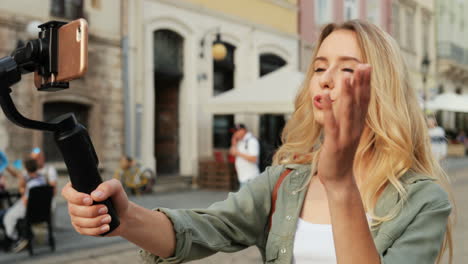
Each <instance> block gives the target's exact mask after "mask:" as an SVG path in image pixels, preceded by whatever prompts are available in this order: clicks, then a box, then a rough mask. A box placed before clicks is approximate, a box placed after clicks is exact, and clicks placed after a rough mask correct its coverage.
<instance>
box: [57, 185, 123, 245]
mask: <svg viewBox="0 0 468 264" xmlns="http://www.w3.org/2000/svg"><path fill="white" fill-rule="evenodd" d="M62 195H63V197H65V199H66V200H67V201H68V213H69V215H70V218H71V223H72V225H73V227H74V228H75V230H76V231H77V232H78V233H80V234H82V235H88V236H98V235H101V234H103V233H105V232H107V231H109V223H110V221H111V216H110V215H109V214H108V208H107V207H106V206H105V205H104V204H95V205H93V200H94V201H96V202H100V201H104V200H106V199H107V198H109V197H112V202H113V204H114V206H115V210H116V211H117V214H118V216H119V218H120V226H119V227H118V228H116V229H115V230H114V231H113V232H111V233H110V234H108V235H107V236H118V235H121V234H122V229H123V228H124V226H125V223H126V221H125V220H126V215H127V212H128V208H129V202H128V198H127V194H126V193H125V191H124V189H123V187H122V184H121V183H120V182H119V181H118V180H116V179H112V180H109V181H105V182H103V183H101V184H100V185H99V186H98V188H97V189H96V190H94V191H93V192H92V193H91V195H89V194H86V193H81V192H78V191H76V190H75V189H73V187H72V186H71V184H70V183H68V184H67V185H66V186H65V187H64V188H63V190H62Z"/></svg>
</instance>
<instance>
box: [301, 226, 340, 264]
mask: <svg viewBox="0 0 468 264" xmlns="http://www.w3.org/2000/svg"><path fill="white" fill-rule="evenodd" d="M306 263H307V264H309V263H313V264H336V255H335V244H334V243H333V233H332V226H331V225H319V224H312V223H309V222H307V221H304V220H302V218H299V221H298V222H297V228H296V235H295V237H294V253H293V264H306Z"/></svg>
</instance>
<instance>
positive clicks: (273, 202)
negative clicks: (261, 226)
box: [268, 169, 292, 231]
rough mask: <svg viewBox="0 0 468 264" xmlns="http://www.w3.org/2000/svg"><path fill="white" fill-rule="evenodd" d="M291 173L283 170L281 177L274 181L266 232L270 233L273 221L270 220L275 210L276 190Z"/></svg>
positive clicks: (288, 170)
mask: <svg viewBox="0 0 468 264" xmlns="http://www.w3.org/2000/svg"><path fill="white" fill-rule="evenodd" d="M291 171H292V169H285V170H284V171H283V173H281V176H280V177H279V178H278V180H277V181H276V184H275V188H274V189H273V192H272V193H271V209H270V215H269V216H268V231H270V229H271V223H272V220H273V219H272V218H273V214H274V213H275V209H276V199H277V198H278V189H279V187H280V186H281V183H282V182H283V180H284V178H286V176H288V174H289V173H290V172H291Z"/></svg>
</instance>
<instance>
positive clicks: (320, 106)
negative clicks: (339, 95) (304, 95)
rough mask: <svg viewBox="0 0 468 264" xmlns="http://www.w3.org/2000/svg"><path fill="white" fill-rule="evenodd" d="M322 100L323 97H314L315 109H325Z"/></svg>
mask: <svg viewBox="0 0 468 264" xmlns="http://www.w3.org/2000/svg"><path fill="white" fill-rule="evenodd" d="M322 98H323V96H322V95H316V96H315V97H314V105H315V107H317V108H318V109H319V110H322V109H323V102H322ZM331 102H332V103H333V102H334V100H332V101H331Z"/></svg>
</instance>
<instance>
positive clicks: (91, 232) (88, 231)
mask: <svg viewBox="0 0 468 264" xmlns="http://www.w3.org/2000/svg"><path fill="white" fill-rule="evenodd" d="M72 225H73V227H74V228H75V230H76V231H77V232H78V233H80V234H82V235H86V236H99V235H101V234H103V233H105V232H107V231H109V228H110V227H109V225H108V224H105V225H102V226H99V227H93V228H86V227H79V226H77V225H75V224H74V223H73V222H72Z"/></svg>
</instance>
